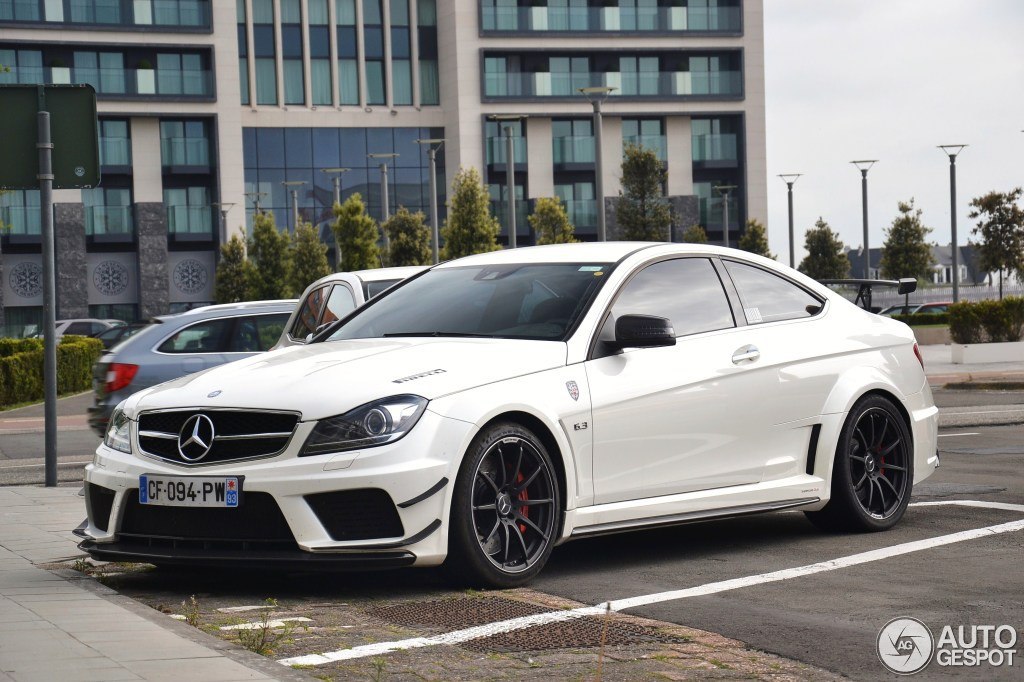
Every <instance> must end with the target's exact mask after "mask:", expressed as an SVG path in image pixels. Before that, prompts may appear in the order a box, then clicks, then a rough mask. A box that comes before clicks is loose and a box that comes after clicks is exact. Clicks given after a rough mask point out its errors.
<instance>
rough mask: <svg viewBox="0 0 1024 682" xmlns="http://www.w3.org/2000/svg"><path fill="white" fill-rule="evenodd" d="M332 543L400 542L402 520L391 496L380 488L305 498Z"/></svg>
mask: <svg viewBox="0 0 1024 682" xmlns="http://www.w3.org/2000/svg"><path fill="white" fill-rule="evenodd" d="M306 503H307V504H308V505H309V508H310V509H312V510H313V513H314V514H316V516H317V518H318V519H319V520H320V523H321V524H323V527H324V529H325V530H326V531H327V533H328V534H329V535H330V536H331V539H332V540H339V541H340V540H370V539H374V538H400V537H402V536H403V535H405V531H404V529H403V527H402V519H400V518H399V517H398V510H397V509H395V503H394V502H393V501H392V500H391V496H390V495H388V494H387V493H386V492H384V491H383V490H379V489H377V488H362V489H359V490H338V491H335V492H330V493H316V494H315V495H306Z"/></svg>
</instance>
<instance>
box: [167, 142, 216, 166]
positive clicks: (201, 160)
mask: <svg viewBox="0 0 1024 682" xmlns="http://www.w3.org/2000/svg"><path fill="white" fill-rule="evenodd" d="M160 155H161V158H162V163H163V165H164V166H209V165H210V141H209V140H207V139H206V138H205V137H165V138H163V139H161V140H160Z"/></svg>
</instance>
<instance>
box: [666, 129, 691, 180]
mask: <svg viewBox="0 0 1024 682" xmlns="http://www.w3.org/2000/svg"><path fill="white" fill-rule="evenodd" d="M691 128H692V126H691V123H690V117H689V116H669V117H667V118H666V119H665V146H666V149H667V150H668V154H667V156H668V195H669V196H670V197H675V196H689V195H691V194H693V132H692V130H691Z"/></svg>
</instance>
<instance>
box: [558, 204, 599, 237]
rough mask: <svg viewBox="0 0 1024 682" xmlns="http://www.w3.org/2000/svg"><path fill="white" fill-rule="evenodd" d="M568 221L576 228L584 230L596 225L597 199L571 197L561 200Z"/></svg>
mask: <svg viewBox="0 0 1024 682" xmlns="http://www.w3.org/2000/svg"><path fill="white" fill-rule="evenodd" d="M562 203H563V204H565V213H566V215H568V216H569V222H570V223H572V224H573V227H575V228H576V229H577V230H585V229H588V228H593V227H596V226H597V199H573V200H572V201H563V202H562Z"/></svg>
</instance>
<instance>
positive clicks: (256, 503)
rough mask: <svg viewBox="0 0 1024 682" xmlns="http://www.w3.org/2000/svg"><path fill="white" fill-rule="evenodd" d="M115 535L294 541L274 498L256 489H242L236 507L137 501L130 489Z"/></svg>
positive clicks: (172, 540) (136, 494)
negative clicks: (171, 504)
mask: <svg viewBox="0 0 1024 682" xmlns="http://www.w3.org/2000/svg"><path fill="white" fill-rule="evenodd" d="M118 536H119V537H125V538H127V537H130V538H133V539H141V538H146V539H148V540H150V541H153V542H158V543H178V542H199V543H207V544H208V543H217V542H228V543H247V544H250V545H256V546H263V545H280V544H281V543H284V544H286V545H288V546H291V545H294V544H295V536H294V535H292V531H291V528H289V527H288V522H287V521H286V520H285V518H284V515H283V514H282V513H281V509H280V507H278V506H277V502H275V501H274V497H273V496H272V495H270V494H269V493H258V492H252V493H247V492H243V493H242V497H241V503H240V504H239V505H238V506H237V507H164V506H160V505H148V504H140V503H139V491H138V488H133V489H131V490H128V491H127V493H126V496H125V509H124V520H123V521H122V522H121V529H120V531H119V532H118Z"/></svg>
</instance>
